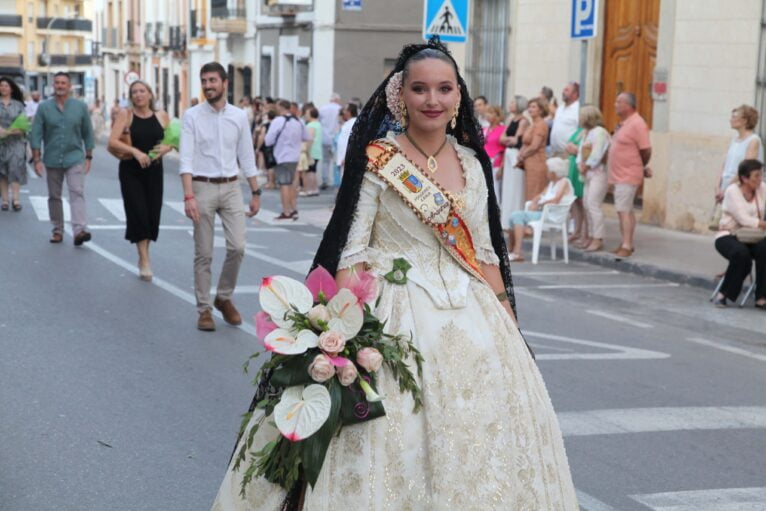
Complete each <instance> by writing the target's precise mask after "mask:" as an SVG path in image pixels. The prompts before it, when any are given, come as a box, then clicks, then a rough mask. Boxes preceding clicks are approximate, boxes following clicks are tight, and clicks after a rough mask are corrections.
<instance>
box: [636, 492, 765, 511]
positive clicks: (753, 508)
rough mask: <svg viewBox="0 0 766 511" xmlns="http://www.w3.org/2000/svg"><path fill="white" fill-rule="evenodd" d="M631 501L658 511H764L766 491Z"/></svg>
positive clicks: (689, 494)
mask: <svg viewBox="0 0 766 511" xmlns="http://www.w3.org/2000/svg"><path fill="white" fill-rule="evenodd" d="M630 498H632V499H633V500H635V501H637V502H640V503H641V504H644V505H645V506H647V507H649V508H651V509H653V510H654V511H763V509H765V508H766V487H760V488H720V489H712V490H693V491H677V492H665V493H654V494H647V495H631V496H630Z"/></svg>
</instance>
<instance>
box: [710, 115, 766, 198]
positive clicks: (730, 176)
mask: <svg viewBox="0 0 766 511" xmlns="http://www.w3.org/2000/svg"><path fill="white" fill-rule="evenodd" d="M729 125H730V126H731V129H733V130H736V132H737V134H736V135H735V136H734V138H732V139H731V144H729V150H728V151H727V152H726V160H724V162H723V167H722V169H721V176H720V178H719V179H718V183H717V186H716V193H715V200H716V202H717V203H718V202H721V201H722V200H723V194H724V192H725V191H726V188H727V187H728V186H729V185H730V184H732V183H735V182H736V181H737V168H738V167H739V164H740V163H742V161H743V160H760V161H763V143H762V142H761V137H759V136H758V135H756V134H755V133H753V130H754V129H755V127H756V126H757V125H758V110H756V109H755V108H753V107H752V106H749V105H740V106H738V107H737V108H735V109H734V110H732V111H731V119H729Z"/></svg>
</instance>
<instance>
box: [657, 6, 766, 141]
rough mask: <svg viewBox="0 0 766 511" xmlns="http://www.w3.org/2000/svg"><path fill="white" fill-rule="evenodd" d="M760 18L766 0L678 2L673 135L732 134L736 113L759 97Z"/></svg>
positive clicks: (671, 114) (671, 107)
mask: <svg viewBox="0 0 766 511" xmlns="http://www.w3.org/2000/svg"><path fill="white" fill-rule="evenodd" d="M760 16H761V1H760V0H735V1H727V2H721V1H718V0H678V1H677V3H676V12H675V27H674V28H675V35H674V39H675V40H674V44H673V48H672V52H673V54H672V68H671V71H670V80H669V94H668V103H669V104H668V106H669V128H670V131H677V132H686V133H696V134H704V135H729V134H731V130H730V129H729V122H728V120H729V116H730V112H731V109H732V108H734V107H736V106H738V105H740V104H742V103H748V104H753V102H754V98H755V77H756V66H757V62H758V41H759V36H760V34H759V31H760V26H759V25H760V24H759V22H758V20H759V19H760ZM660 23H662V20H660Z"/></svg>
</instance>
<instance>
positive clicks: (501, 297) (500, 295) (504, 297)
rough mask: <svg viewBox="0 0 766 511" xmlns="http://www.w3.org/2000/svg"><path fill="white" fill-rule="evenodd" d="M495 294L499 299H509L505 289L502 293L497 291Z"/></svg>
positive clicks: (504, 300)
mask: <svg viewBox="0 0 766 511" xmlns="http://www.w3.org/2000/svg"><path fill="white" fill-rule="evenodd" d="M495 296H496V297H497V300H498V301H500V302H506V301H508V293H506V292H505V291H503V292H502V293H497V294H496V295H495Z"/></svg>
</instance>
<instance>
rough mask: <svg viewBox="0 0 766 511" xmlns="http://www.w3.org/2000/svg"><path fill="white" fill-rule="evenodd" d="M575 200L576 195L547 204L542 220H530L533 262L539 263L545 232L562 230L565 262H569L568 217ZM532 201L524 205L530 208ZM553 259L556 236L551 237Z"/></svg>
mask: <svg viewBox="0 0 766 511" xmlns="http://www.w3.org/2000/svg"><path fill="white" fill-rule="evenodd" d="M574 201H575V197H574V196H573V197H571V198H568V199H566V200H563V201H562V202H561V204H546V205H545V206H543V216H542V217H540V220H535V221H532V222H529V226H530V227H531V228H532V264H537V261H538V259H539V256H540V242H541V241H542V237H543V232H545V231H561V245H562V251H563V252H564V262H565V263H567V264H569V233H568V232H567V219H568V218H569V209H570V208H571V207H572V204H573V203H574ZM530 204H531V201H528V202H527V203H526V205H525V206H524V209H525V210H529V206H530ZM551 259H553V260H554V261H555V260H556V238H555V236H552V237H551Z"/></svg>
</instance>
